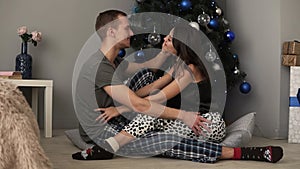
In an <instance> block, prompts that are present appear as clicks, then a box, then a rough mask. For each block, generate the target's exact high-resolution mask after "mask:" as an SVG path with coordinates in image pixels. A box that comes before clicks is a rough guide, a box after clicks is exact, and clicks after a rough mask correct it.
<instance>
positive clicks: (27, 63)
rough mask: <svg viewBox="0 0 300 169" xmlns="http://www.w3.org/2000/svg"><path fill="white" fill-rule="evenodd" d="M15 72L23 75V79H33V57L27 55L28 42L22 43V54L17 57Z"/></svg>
mask: <svg viewBox="0 0 300 169" xmlns="http://www.w3.org/2000/svg"><path fill="white" fill-rule="evenodd" d="M15 70H16V71H20V72H21V73H22V78H23V79H31V77H32V57H31V55H29V54H28V53H27V42H23V43H22V48H21V54H19V55H17V57H16V67H15Z"/></svg>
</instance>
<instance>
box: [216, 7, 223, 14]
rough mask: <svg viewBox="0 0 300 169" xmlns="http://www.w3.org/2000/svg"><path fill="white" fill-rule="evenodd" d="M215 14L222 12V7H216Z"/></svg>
mask: <svg viewBox="0 0 300 169" xmlns="http://www.w3.org/2000/svg"><path fill="white" fill-rule="evenodd" d="M216 14H218V15H219V16H220V15H221V14H222V9H221V8H216Z"/></svg>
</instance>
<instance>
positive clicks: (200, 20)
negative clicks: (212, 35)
mask: <svg viewBox="0 0 300 169" xmlns="http://www.w3.org/2000/svg"><path fill="white" fill-rule="evenodd" d="M197 21H198V23H199V24H200V25H202V26H204V25H207V24H208V23H209V22H210V17H209V15H207V14H206V13H204V12H203V14H201V15H199V16H198V19H197Z"/></svg>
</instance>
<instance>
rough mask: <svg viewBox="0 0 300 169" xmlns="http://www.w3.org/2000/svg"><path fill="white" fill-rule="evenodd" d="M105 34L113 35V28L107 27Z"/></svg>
mask: <svg viewBox="0 0 300 169" xmlns="http://www.w3.org/2000/svg"><path fill="white" fill-rule="evenodd" d="M107 36H110V37H115V29H114V28H112V27H109V28H108V29H107Z"/></svg>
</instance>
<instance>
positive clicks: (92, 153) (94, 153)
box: [72, 145, 114, 160]
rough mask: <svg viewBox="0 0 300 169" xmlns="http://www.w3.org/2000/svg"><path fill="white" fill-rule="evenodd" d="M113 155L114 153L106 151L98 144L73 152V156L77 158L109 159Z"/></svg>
mask: <svg viewBox="0 0 300 169" xmlns="http://www.w3.org/2000/svg"><path fill="white" fill-rule="evenodd" d="M113 156H114V154H113V153H111V152H109V151H106V150H105V149H103V148H102V147H100V146H98V145H95V146H93V147H91V148H88V149H86V150H83V151H81V152H77V153H74V154H72V158H73V159H75V160H109V159H112V158H113Z"/></svg>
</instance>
